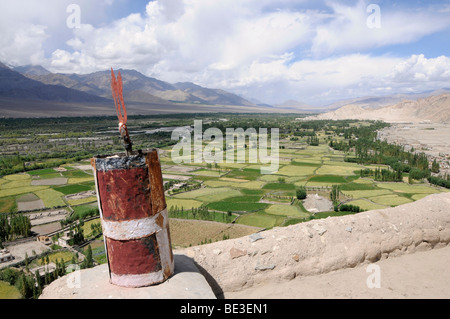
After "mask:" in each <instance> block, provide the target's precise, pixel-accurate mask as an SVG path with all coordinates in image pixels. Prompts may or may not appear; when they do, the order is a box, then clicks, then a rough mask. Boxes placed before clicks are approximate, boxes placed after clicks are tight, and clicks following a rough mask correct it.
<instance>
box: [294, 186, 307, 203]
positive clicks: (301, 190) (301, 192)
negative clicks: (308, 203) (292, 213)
mask: <svg viewBox="0 0 450 319" xmlns="http://www.w3.org/2000/svg"><path fill="white" fill-rule="evenodd" d="M296 195H297V199H298V200H302V199H305V198H306V196H307V195H308V193H307V192H306V187H305V186H300V187H299V188H297V191H296Z"/></svg>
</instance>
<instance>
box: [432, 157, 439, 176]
mask: <svg viewBox="0 0 450 319" xmlns="http://www.w3.org/2000/svg"><path fill="white" fill-rule="evenodd" d="M439 170H440V167H439V163H438V162H437V161H436V159H434V161H433V163H432V164H431V171H432V172H433V173H439Z"/></svg>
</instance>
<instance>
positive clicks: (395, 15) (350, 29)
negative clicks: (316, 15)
mask: <svg viewBox="0 0 450 319" xmlns="http://www.w3.org/2000/svg"><path fill="white" fill-rule="evenodd" d="M370 3H371V1H368V0H359V1H358V2H357V4H356V5H355V6H348V5H343V4H340V3H337V2H334V1H333V2H329V6H330V7H331V8H332V10H333V13H332V14H330V19H329V21H328V22H326V23H323V24H321V25H320V26H318V28H317V36H316V37H315V39H314V41H313V43H312V47H311V49H312V52H313V53H314V54H315V55H317V56H326V55H329V54H336V53H348V52H354V51H358V50H368V49H373V48H379V47H383V46H387V45H391V44H404V43H411V42H414V41H416V40H418V39H420V38H422V37H424V36H426V35H429V34H432V33H434V32H437V31H441V30H444V29H446V28H448V27H449V26H450V20H449V19H448V15H447V14H443V13H442V12H439V11H437V12H433V11H427V10H423V11H416V10H406V9H405V10H404V9H400V10H397V11H391V10H384V7H383V6H381V7H380V28H370V27H369V26H368V22H367V20H368V19H369V18H371V16H372V15H373V14H375V13H374V12H367V7H368V6H369V4H370Z"/></svg>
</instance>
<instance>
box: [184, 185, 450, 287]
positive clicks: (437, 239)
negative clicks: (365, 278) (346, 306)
mask: <svg viewBox="0 0 450 319" xmlns="http://www.w3.org/2000/svg"><path fill="white" fill-rule="evenodd" d="M449 242H450V193H441V194H435V195H430V196H428V197H425V198H423V199H421V200H419V201H416V202H414V203H410V204H406V205H402V206H398V207H394V208H388V209H383V210H374V211H369V212H363V213H359V214H355V215H347V216H342V217H329V218H327V219H320V220H312V221H310V222H307V223H301V224H297V225H292V226H289V227H284V228H274V229H271V230H268V231H264V232H261V233H258V234H254V235H251V236H247V237H243V238H239V239H232V240H226V241H222V242H217V243H213V244H209V245H203V246H197V247H191V248H187V249H185V250H184V251H183V253H185V254H186V255H188V256H190V257H191V258H193V259H194V260H195V262H196V263H197V265H198V266H199V268H201V270H202V272H203V274H204V275H205V277H206V278H207V279H208V280H209V283H210V284H211V285H212V287H213V289H214V291H215V293H216V294H217V295H220V294H221V293H222V292H223V291H238V290H240V289H244V288H248V287H251V286H253V285H256V284H260V283H263V282H264V281H267V280H291V279H293V278H295V277H297V276H308V275H314V274H321V273H326V272H330V271H333V270H338V269H342V268H349V267H355V266H357V265H360V264H364V263H367V264H368V263H373V262H376V261H378V260H380V259H385V258H390V257H393V256H399V255H402V254H410V253H414V252H416V251H423V250H429V249H432V248H439V247H444V246H446V245H448V244H449Z"/></svg>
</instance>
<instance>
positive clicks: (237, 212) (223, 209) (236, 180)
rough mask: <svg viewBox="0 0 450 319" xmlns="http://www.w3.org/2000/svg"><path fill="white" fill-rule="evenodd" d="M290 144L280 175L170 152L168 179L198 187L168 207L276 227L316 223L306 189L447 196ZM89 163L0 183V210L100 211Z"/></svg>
mask: <svg viewBox="0 0 450 319" xmlns="http://www.w3.org/2000/svg"><path fill="white" fill-rule="evenodd" d="M289 145H292V146H293V147H295V148H292V149H289V148H285V149H281V150H280V159H281V160H280V166H279V169H278V171H277V172H275V173H274V174H262V172H261V167H262V166H264V165H262V164H259V163H247V162H246V163H218V164H207V163H189V164H183V163H181V164H176V163H174V162H173V161H172V159H171V157H170V155H171V152H170V149H169V148H166V149H163V152H162V154H161V163H162V173H163V178H164V180H165V181H172V182H175V183H180V182H181V183H188V184H190V183H191V184H192V183H194V184H195V183H197V188H191V189H189V188H187V189H184V190H181V191H178V192H176V193H174V194H169V193H166V202H167V207H168V209H169V210H173V209H178V210H181V209H182V210H185V211H187V210H193V209H194V210H195V209H200V208H202V207H207V208H208V209H209V210H210V211H212V212H217V213H218V214H219V213H222V214H227V213H232V214H233V216H234V217H233V219H235V222H236V223H237V224H242V225H249V226H257V227H262V228H271V227H275V226H282V225H288V224H292V223H296V222H301V221H304V220H307V219H308V218H310V217H311V215H312V213H311V212H308V211H307V210H306V209H304V207H301V203H300V204H299V205H300V206H299V205H297V204H293V201H292V198H293V197H295V195H296V190H297V189H298V187H300V186H306V188H307V191H308V193H309V194H319V195H320V196H323V197H326V198H329V193H330V190H331V187H332V186H333V185H340V200H341V201H345V203H346V204H351V205H356V206H359V207H360V208H361V209H363V210H370V209H378V208H385V207H389V206H396V205H401V204H404V203H409V202H412V201H415V200H418V199H420V198H423V197H424V196H426V195H428V194H433V193H439V192H443V191H447V190H445V189H442V188H439V187H433V186H429V185H428V184H425V183H423V184H417V183H416V184H413V185H409V184H408V183H406V182H404V183H389V182H377V181H374V180H373V179H371V178H367V177H365V178H360V177H359V171H360V170H361V169H363V168H365V166H361V165H358V164H355V163H349V162H345V161H344V158H345V154H344V153H342V152H339V151H334V150H332V149H330V148H329V147H328V146H327V145H320V146H318V147H315V146H306V145H304V144H303V149H300V148H299V147H298V145H296V144H295V143H290V144H289ZM246 158H248V155H247V156H246ZM85 163H87V162H80V163H75V164H73V165H65V166H64V167H60V168H59V169H51V168H49V169H42V170H36V171H31V172H27V173H26V174H13V175H8V176H4V177H3V178H0V212H2V213H7V212H14V211H28V210H33V209H46V208H52V207H60V206H62V207H65V206H72V208H73V210H74V211H75V213H77V214H85V213H86V212H89V210H92V209H93V208H95V207H96V205H97V198H96V196H95V194H91V195H88V196H82V194H83V193H84V192H88V191H92V190H94V189H95V186H94V181H93V176H92V171H91V167H90V165H88V164H85ZM368 167H372V168H376V167H378V166H368ZM199 183H200V184H201V187H200V188H198V185H199ZM74 194H79V196H78V195H77V196H72V195H74ZM202 209H203V208H202ZM333 214H334V212H328V214H323V213H321V215H320V216H322V215H324V216H325V215H328V216H332V215H333ZM336 214H338V213H336ZM179 215H180V216H183V215H182V214H179ZM218 216H222V215H221V214H219V215H218ZM318 216H319V215H318ZM236 217H237V218H236ZM219 219H220V218H219Z"/></svg>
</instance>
